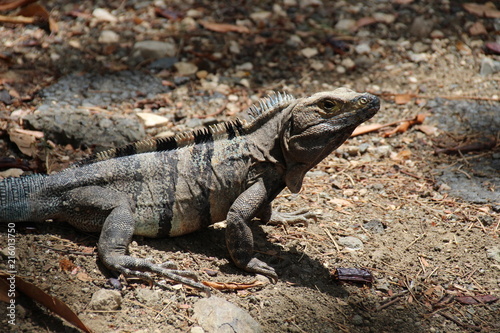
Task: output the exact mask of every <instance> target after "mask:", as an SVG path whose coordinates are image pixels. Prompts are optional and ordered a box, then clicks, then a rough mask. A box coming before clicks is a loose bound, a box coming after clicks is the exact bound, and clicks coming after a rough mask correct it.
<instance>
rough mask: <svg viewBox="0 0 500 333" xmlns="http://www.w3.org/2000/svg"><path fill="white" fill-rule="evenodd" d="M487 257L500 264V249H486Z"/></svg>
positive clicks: (493, 247)
mask: <svg viewBox="0 0 500 333" xmlns="http://www.w3.org/2000/svg"><path fill="white" fill-rule="evenodd" d="M486 257H488V258H490V259H493V260H495V261H498V262H500V247H498V246H492V247H489V248H487V249H486Z"/></svg>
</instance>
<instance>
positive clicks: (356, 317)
mask: <svg viewBox="0 0 500 333" xmlns="http://www.w3.org/2000/svg"><path fill="white" fill-rule="evenodd" d="M352 323H353V324H354V325H356V326H361V325H363V317H361V316H360V315H358V314H356V315H354V316H352Z"/></svg>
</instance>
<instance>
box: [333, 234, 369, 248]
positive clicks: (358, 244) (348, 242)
mask: <svg viewBox="0 0 500 333" xmlns="http://www.w3.org/2000/svg"><path fill="white" fill-rule="evenodd" d="M338 243H339V244H340V245H342V246H344V247H345V248H346V249H348V250H351V251H358V250H362V249H363V247H364V245H363V242H362V241H361V240H360V239H359V238H356V237H353V236H346V237H340V238H339V240H338Z"/></svg>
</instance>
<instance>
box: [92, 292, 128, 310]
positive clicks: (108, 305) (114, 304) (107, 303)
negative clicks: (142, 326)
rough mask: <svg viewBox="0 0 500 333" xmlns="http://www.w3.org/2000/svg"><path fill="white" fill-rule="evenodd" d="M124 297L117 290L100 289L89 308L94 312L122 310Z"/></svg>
mask: <svg viewBox="0 0 500 333" xmlns="http://www.w3.org/2000/svg"><path fill="white" fill-rule="evenodd" d="M121 304H122V295H121V294H120V292H119V291H117V290H109V289H100V290H98V291H96V292H95V293H94V295H92V299H91V300H90V303H89V308H91V309H92V310H100V311H112V310H117V309H119V308H120V306H121Z"/></svg>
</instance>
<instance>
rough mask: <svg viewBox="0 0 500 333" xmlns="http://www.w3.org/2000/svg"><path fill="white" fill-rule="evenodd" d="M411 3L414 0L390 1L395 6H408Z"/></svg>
mask: <svg viewBox="0 0 500 333" xmlns="http://www.w3.org/2000/svg"><path fill="white" fill-rule="evenodd" d="M413 1H415V0H392V2H393V3H395V4H397V5H408V4H410V3H412V2H413Z"/></svg>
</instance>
